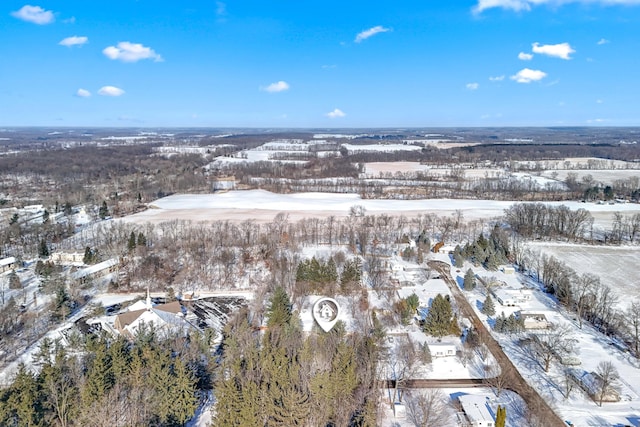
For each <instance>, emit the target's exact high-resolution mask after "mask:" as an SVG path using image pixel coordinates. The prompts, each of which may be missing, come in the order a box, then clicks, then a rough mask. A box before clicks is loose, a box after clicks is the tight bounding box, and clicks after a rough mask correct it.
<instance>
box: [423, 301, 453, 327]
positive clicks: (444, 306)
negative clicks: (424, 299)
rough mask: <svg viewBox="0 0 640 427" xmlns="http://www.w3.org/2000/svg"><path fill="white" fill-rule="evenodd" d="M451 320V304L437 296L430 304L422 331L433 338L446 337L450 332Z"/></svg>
mask: <svg viewBox="0 0 640 427" xmlns="http://www.w3.org/2000/svg"><path fill="white" fill-rule="evenodd" d="M452 318H453V312H452V310H451V303H450V302H449V301H447V300H446V299H445V298H444V297H443V296H442V294H438V295H436V297H435V298H434V299H433V301H432V302H431V307H429V312H428V313H427V317H426V319H425V321H424V325H423V330H424V332H426V333H428V334H430V335H433V336H435V337H443V336H445V335H448V334H449V333H451V330H452ZM456 326H457V325H456Z"/></svg>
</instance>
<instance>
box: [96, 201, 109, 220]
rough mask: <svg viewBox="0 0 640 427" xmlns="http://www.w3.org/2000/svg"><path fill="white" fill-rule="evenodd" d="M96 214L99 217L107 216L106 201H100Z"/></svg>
mask: <svg viewBox="0 0 640 427" xmlns="http://www.w3.org/2000/svg"><path fill="white" fill-rule="evenodd" d="M98 216H99V217H100V219H105V218H106V217H108V216H109V208H108V207H107V202H106V201H104V200H103V201H102V205H100V209H99V210H98Z"/></svg>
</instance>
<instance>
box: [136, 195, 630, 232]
mask: <svg viewBox="0 0 640 427" xmlns="http://www.w3.org/2000/svg"><path fill="white" fill-rule="evenodd" d="M513 203H517V202H512V201H497V200H462V199H423V200H377V199H362V198H361V197H360V196H359V195H358V194H335V193H296V194H276V193H271V192H268V191H265V190H247V191H229V192H227V193H216V194H176V195H173V196H169V197H165V198H162V199H159V200H156V201H155V202H153V204H151V205H150V206H149V209H148V210H146V211H144V212H141V213H138V214H135V215H130V216H128V217H126V218H124V221H128V222H134V223H145V222H153V223H159V222H164V221H170V220H176V219H189V220H193V221H215V220H229V221H237V222H242V221H244V220H247V219H254V220H256V221H261V222H268V221H272V220H273V218H274V217H275V216H276V215H277V214H278V213H280V212H286V213H288V214H289V219H290V220H292V221H295V220H298V219H302V218H305V217H313V216H315V217H328V216H335V217H347V216H349V210H350V208H351V207H352V206H356V205H360V206H363V207H364V208H365V209H366V213H367V214H368V215H379V214H383V213H384V214H388V215H406V216H415V215H422V214H425V213H434V214H437V215H443V216H445V215H451V214H453V213H455V212H456V211H457V210H460V211H462V212H463V214H464V218H465V219H489V218H494V217H498V216H501V215H502V214H503V213H504V210H505V209H507V208H509V207H510V206H511V205H512V204H513ZM549 204H550V205H554V206H557V205H561V204H564V205H565V206H568V207H569V208H571V209H579V208H584V209H587V210H589V211H590V212H591V213H592V214H593V215H594V217H595V226H596V227H609V226H610V224H611V221H612V218H613V214H614V213H615V212H622V213H624V214H632V213H640V205H638V204H632V203H626V204H615V205H607V204H603V205H597V204H594V203H580V202H573V201H567V202H562V203H560V202H552V203H549Z"/></svg>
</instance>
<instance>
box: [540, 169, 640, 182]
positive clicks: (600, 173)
mask: <svg viewBox="0 0 640 427" xmlns="http://www.w3.org/2000/svg"><path fill="white" fill-rule="evenodd" d="M570 173H571V174H575V175H576V178H577V179H578V181H582V178H584V177H585V176H587V175H591V177H592V178H593V180H594V181H596V182H602V183H605V184H613V182H614V181H615V180H618V179H622V180H625V179H629V178H634V177H635V178H640V170H637V169H635V170H634V169H604V170H603V169H596V170H593V169H580V170H567V169H562V170H553V171H545V172H543V173H542V176H545V177H549V178H552V177H554V178H555V179H558V180H561V181H564V180H565V179H567V176H569V174H570Z"/></svg>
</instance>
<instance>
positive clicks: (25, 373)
mask: <svg viewBox="0 0 640 427" xmlns="http://www.w3.org/2000/svg"><path fill="white" fill-rule="evenodd" d="M74 342H75V345H73V346H64V345H62V344H61V343H60V342H51V341H50V340H46V339H45V340H44V341H43V343H42V345H41V346H40V348H39V350H38V352H36V353H35V354H34V356H33V364H34V365H35V366H37V367H38V370H37V373H34V372H33V371H31V370H29V369H27V368H26V367H25V366H24V365H23V366H21V367H20V368H19V370H18V373H17V375H16V376H15V379H14V381H13V383H12V384H11V386H9V387H8V388H6V389H3V390H0V425H3V426H34V427H36V426H50V425H59V426H63V427H71V426H82V427H84V426H95V427H113V426H132V427H138V426H140V427H142V426H149V425H154V426H182V425H184V423H185V422H186V421H187V420H189V419H191V417H192V416H193V414H194V412H195V410H196V408H197V407H198V405H199V403H200V400H201V397H202V396H204V394H203V393H206V392H207V390H209V389H211V387H212V375H213V368H214V366H213V363H212V361H213V360H214V359H213V354H211V351H210V348H211V336H210V335H202V334H192V335H190V336H189V337H188V339H185V338H184V337H180V336H174V337H173V338H172V339H162V340H161V339H159V337H158V335H157V334H156V333H155V331H154V330H153V329H146V330H144V331H142V332H140V333H139V334H138V335H137V337H136V340H135V342H129V341H126V340H125V339H123V338H120V339H112V338H109V339H108V338H106V337H99V336H94V335H87V336H86V337H81V336H78V337H75V339H74Z"/></svg>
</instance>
